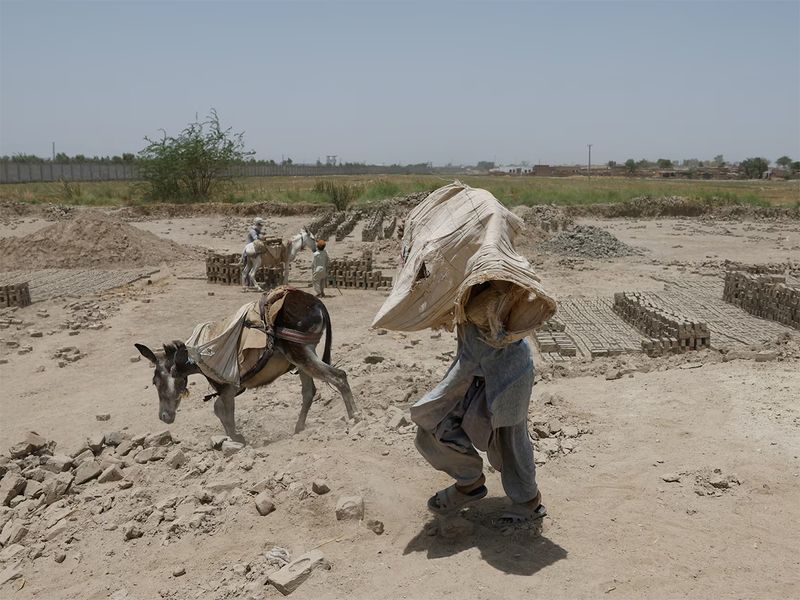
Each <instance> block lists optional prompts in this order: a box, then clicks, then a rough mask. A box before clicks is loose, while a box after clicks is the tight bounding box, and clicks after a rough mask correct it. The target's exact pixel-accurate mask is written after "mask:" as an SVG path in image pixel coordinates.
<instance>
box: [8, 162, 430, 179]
mask: <svg viewBox="0 0 800 600" xmlns="http://www.w3.org/2000/svg"><path fill="white" fill-rule="evenodd" d="M426 173H430V171H429V170H426V169H424V168H419V167H415V168H411V167H401V166H392V167H384V166H380V165H361V166H325V165H320V166H316V165H239V166H235V167H231V169H230V171H229V175H230V176H232V177H293V176H298V177H300V176H306V177H308V176H311V177H328V176H332V175H404V174H426ZM138 179H139V171H138V169H137V168H136V165H131V164H127V165H123V164H116V165H104V164H96V163H51V162H44V163H16V162H0V183H34V182H48V181H135V180H138Z"/></svg>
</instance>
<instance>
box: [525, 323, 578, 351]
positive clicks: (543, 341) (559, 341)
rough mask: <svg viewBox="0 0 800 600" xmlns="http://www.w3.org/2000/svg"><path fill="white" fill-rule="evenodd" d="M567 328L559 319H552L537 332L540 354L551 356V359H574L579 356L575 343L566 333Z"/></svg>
mask: <svg viewBox="0 0 800 600" xmlns="http://www.w3.org/2000/svg"><path fill="white" fill-rule="evenodd" d="M565 330H566V326H565V325H564V323H562V322H561V321H559V320H558V319H550V320H549V321H547V322H546V323H545V324H544V325H542V328H541V329H540V330H539V331H537V332H536V336H535V339H536V345H537V346H538V347H539V352H541V353H542V354H549V355H550V358H552V359H554V360H558V358H559V357H564V356H566V357H572V356H577V355H578V348H577V347H576V346H575V341H574V340H573V339H572V338H571V337H570V336H569V335H568V334H567V333H566V331H565Z"/></svg>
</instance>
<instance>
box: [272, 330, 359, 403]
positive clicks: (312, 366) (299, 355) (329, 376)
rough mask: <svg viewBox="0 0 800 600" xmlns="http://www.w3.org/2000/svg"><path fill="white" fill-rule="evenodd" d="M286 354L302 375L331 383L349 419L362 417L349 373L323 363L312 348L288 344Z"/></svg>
mask: <svg viewBox="0 0 800 600" xmlns="http://www.w3.org/2000/svg"><path fill="white" fill-rule="evenodd" d="M286 354H287V358H288V359H289V362H291V363H292V364H293V365H295V366H296V367H297V368H298V369H299V370H300V372H301V373H305V374H306V375H308V376H309V377H312V378H314V379H319V380H321V381H324V382H326V383H329V384H331V385H332V386H333V387H335V388H336V389H337V390H339V393H340V394H341V395H342V400H344V407H345V409H346V410H347V416H348V418H350V419H357V418H359V417H360V416H361V415H360V413H359V411H358V409H357V408H356V405H355V402H354V401H353V393H352V392H351V391H350V385H348V383H347V373H345V372H344V371H342V370H341V369H337V368H336V367H332V366H330V365H326V364H325V363H324V362H322V360H320V358H319V356H317V354H316V352H314V348H313V347H312V346H308V345H301V344H286Z"/></svg>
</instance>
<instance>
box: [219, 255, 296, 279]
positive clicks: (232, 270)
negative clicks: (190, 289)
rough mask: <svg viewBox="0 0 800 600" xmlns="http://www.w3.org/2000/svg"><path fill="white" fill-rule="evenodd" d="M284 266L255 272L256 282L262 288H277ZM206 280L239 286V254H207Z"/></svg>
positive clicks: (280, 265)
mask: <svg viewBox="0 0 800 600" xmlns="http://www.w3.org/2000/svg"><path fill="white" fill-rule="evenodd" d="M283 273H284V264H283V263H279V264H278V265H274V266H269V267H261V268H260V269H259V270H258V271H257V272H256V281H257V282H258V283H260V284H261V286H262V287H264V286H266V287H277V286H279V285H281V284H282V283H283ZM206 279H207V280H208V282H209V283H221V284H222V285H240V284H241V283H242V264H241V255H240V254H213V253H212V254H208V255H207V256H206Z"/></svg>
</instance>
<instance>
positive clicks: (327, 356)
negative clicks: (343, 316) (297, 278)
mask: <svg viewBox="0 0 800 600" xmlns="http://www.w3.org/2000/svg"><path fill="white" fill-rule="evenodd" d="M319 304H320V307H322V320H323V321H325V350H324V351H323V353H322V362H324V363H325V364H326V365H329V364H331V346H332V345H333V327H332V326H331V315H330V313H328V309H327V307H326V306H325V303H324V302H322V301H320V303H319Z"/></svg>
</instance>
